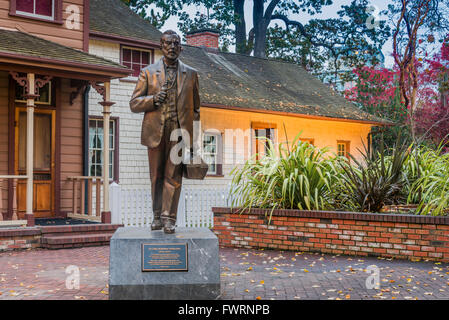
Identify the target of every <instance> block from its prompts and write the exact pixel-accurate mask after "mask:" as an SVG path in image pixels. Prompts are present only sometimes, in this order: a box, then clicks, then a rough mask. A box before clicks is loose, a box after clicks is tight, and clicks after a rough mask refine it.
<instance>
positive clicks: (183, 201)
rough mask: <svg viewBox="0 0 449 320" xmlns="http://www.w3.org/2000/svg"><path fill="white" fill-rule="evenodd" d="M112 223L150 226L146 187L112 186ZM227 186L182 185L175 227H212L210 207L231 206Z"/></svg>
mask: <svg viewBox="0 0 449 320" xmlns="http://www.w3.org/2000/svg"><path fill="white" fill-rule="evenodd" d="M110 198H111V212H112V223H118V224H123V225H125V226H134V227H150V225H151V221H152V220H153V212H152V201H151V192H150V189H149V188H139V189H137V188H131V189H122V188H121V187H120V186H119V185H118V184H115V183H113V184H111V197H110ZM230 201H231V200H230V198H229V186H223V187H221V188H217V187H215V186H214V187H208V188H194V187H186V186H183V187H182V190H181V195H180V199H179V205H178V218H177V226H178V227H206V228H211V227H213V225H214V217H213V213H212V207H220V206H221V207H223V206H230V205H231V202H230Z"/></svg>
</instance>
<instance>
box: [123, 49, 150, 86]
mask: <svg viewBox="0 0 449 320" xmlns="http://www.w3.org/2000/svg"><path fill="white" fill-rule="evenodd" d="M123 49H130V50H134V51H145V52H148V65H150V64H151V61H152V59H153V50H151V49H144V48H139V47H130V46H121V48H120V64H122V65H123ZM131 60H132V56H131ZM140 62H142V56H140ZM130 63H131V64H132V61H130ZM140 64H142V63H140ZM137 78H138V77H136V76H133V75H130V76H128V77H127V78H125V79H129V80H137Z"/></svg>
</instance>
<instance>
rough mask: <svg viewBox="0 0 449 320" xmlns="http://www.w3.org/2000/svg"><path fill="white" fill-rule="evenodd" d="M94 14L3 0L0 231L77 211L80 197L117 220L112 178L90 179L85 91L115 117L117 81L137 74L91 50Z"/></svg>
mask: <svg viewBox="0 0 449 320" xmlns="http://www.w3.org/2000/svg"><path fill="white" fill-rule="evenodd" d="M88 13H89V1H87V0H70V1H66V0H0V226H5V225H6V226H17V225H28V226H33V225H34V223H35V219H37V218H51V217H66V216H67V215H70V214H73V213H77V212H78V211H77V210H76V207H78V209H79V208H80V206H79V204H78V202H76V201H74V199H75V198H76V199H77V200H79V197H80V196H82V198H83V201H85V202H86V203H88V202H89V201H90V203H89V205H90V206H81V207H82V208H86V209H87V210H95V208H96V213H94V215H95V217H96V220H98V221H100V220H102V221H103V222H108V221H109V220H110V213H109V212H108V211H109V209H108V186H109V183H104V181H108V178H106V179H105V177H104V176H95V177H84V174H83V165H84V146H83V143H84V140H83V136H84V131H85V127H86V124H85V122H86V121H87V114H86V110H85V108H84V105H85V103H84V102H85V101H84V99H83V95H82V92H83V90H84V89H85V88H86V87H88V86H90V87H92V88H93V91H95V92H96V93H97V94H98V96H99V103H100V106H101V109H102V112H103V113H102V117H104V119H108V118H109V116H110V111H109V109H110V106H111V105H112V104H113V102H112V101H111V99H110V96H111V90H110V82H111V80H113V79H117V78H123V77H127V76H128V75H129V73H130V72H131V71H130V69H129V68H127V67H124V66H122V65H120V64H119V63H115V62H113V61H110V60H107V59H104V58H102V57H98V56H94V55H92V54H89V53H88V46H89V14H88ZM105 123H108V122H107V121H106V122H105ZM104 129H105V130H107V131H108V130H109V129H108V128H107V127H106V126H105V128H104ZM103 148H104V149H105V150H107V148H108V146H107V145H104V146H103ZM105 154H106V155H109V152H105ZM108 162H109V160H108V158H107V157H104V158H103V165H106V167H107V165H108ZM80 188H86V189H83V190H88V191H89V192H90V193H88V192H81V193H80V191H79V190H80ZM95 189H97V190H98V191H96V192H97V193H96V195H97V199H98V201H97V203H96V204H98V206H95V203H92V199H93V196H92V193H93V192H95V191H94V190H95ZM84 195H85V197H84ZM100 200H101V201H104V204H101V203H98V202H99V201H100ZM74 208H75V212H74Z"/></svg>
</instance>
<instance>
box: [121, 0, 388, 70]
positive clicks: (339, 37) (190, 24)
mask: <svg viewBox="0 0 449 320" xmlns="http://www.w3.org/2000/svg"><path fill="white" fill-rule="evenodd" d="M246 2H247V0H217V1H212V0H130V2H129V4H130V6H131V8H133V9H134V10H135V11H136V12H138V13H139V14H140V15H142V16H143V17H145V18H146V19H148V20H150V21H151V22H152V23H153V24H154V25H155V26H157V27H161V26H162V25H163V24H164V23H165V21H166V20H167V19H168V18H169V17H171V16H177V17H178V18H179V20H180V23H179V27H180V29H181V31H183V32H185V31H190V30H195V29H202V28H214V29H217V30H218V31H220V33H221V35H222V37H221V44H222V46H224V47H226V48H227V47H229V45H230V44H232V43H234V44H235V46H236V52H237V53H243V54H250V53H251V52H253V54H254V56H256V57H266V56H267V54H268V55H270V56H274V57H279V58H285V57H287V56H289V55H295V54H296V55H297V57H296V58H293V59H294V60H297V61H298V62H299V60H301V63H302V64H304V59H305V57H306V56H311V55H312V54H314V53H316V52H319V50H318V51H317V50H316V48H325V49H326V50H329V51H330V52H331V56H333V57H335V59H337V60H338V59H340V58H341V57H345V58H346V59H347V60H354V57H353V56H354V55H353V54H352V53H353V52H354V51H355V50H359V51H363V52H374V51H376V50H377V49H379V48H380V47H381V46H382V45H383V43H384V42H385V38H386V36H388V32H389V30H388V28H387V27H386V26H385V23H384V22H381V23H380V24H379V26H377V27H376V30H374V29H370V27H369V25H368V24H367V21H368V20H369V10H367V9H368V6H369V3H368V0H353V1H352V2H351V4H350V5H348V6H343V9H342V10H341V11H340V12H339V18H337V19H325V20H319V19H315V20H312V21H311V22H310V23H309V24H307V25H303V24H302V23H301V22H299V21H298V20H292V19H291V18H290V17H291V16H293V15H299V14H301V13H302V12H307V13H308V14H310V15H314V14H317V13H321V10H322V8H323V7H324V6H328V5H331V4H332V0H299V1H298V0H254V1H253V8H252V25H253V27H252V28H251V29H250V30H249V31H247V21H246V20H245V3H246ZM150 5H155V6H156V7H157V8H159V9H160V11H161V12H162V13H161V12H156V11H155V10H154V9H151V10H150ZM189 5H196V6H201V7H202V8H203V10H205V12H206V13H200V12H198V13H196V14H195V16H194V17H190V16H189V15H188V14H187V13H186V12H185V8H186V7H187V6H189ZM273 23H275V25H274V26H273ZM303 46H304V48H302V47H303ZM288 48H290V52H288ZM298 48H301V49H298ZM308 48H309V49H308ZM307 50H308V51H310V52H307V54H306V55H305V56H304V55H302V54H303V53H304V52H306V51H307ZM319 55H322V53H317V54H316V55H315V58H316V57H318V56H319ZM317 60H319V59H317ZM357 62H358V63H359V64H360V63H361V62H359V59H357ZM314 63H315V62H314Z"/></svg>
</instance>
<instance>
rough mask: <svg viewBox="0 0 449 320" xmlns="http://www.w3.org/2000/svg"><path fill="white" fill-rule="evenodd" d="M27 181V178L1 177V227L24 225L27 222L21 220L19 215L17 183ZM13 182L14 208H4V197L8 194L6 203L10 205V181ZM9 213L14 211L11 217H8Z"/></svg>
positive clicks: (16, 176)
mask: <svg viewBox="0 0 449 320" xmlns="http://www.w3.org/2000/svg"><path fill="white" fill-rule="evenodd" d="M19 179H27V176H19V175H3V176H2V175H0V225H24V224H27V221H26V220H19V217H18V214H17V181H18V180H19ZM10 180H12V208H11V210H9V205H6V206H3V200H4V199H3V196H4V195H5V194H6V195H8V196H7V197H6V202H7V203H8V204H9V203H11V202H10V201H9V193H8V189H9V181H10ZM8 211H12V215H11V217H8Z"/></svg>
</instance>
